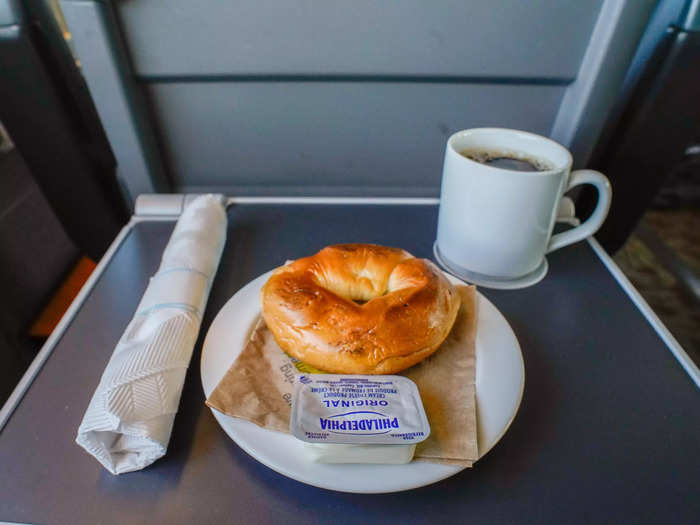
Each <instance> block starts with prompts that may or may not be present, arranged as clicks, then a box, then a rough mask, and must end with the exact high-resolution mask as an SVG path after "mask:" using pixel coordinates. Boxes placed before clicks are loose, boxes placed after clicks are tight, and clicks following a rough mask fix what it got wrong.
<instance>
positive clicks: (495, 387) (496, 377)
mask: <svg viewBox="0 0 700 525" xmlns="http://www.w3.org/2000/svg"><path fill="white" fill-rule="evenodd" d="M271 273H272V272H268V273H266V274H264V275H261V276H260V277H258V278H257V279H255V280H253V281H251V282H250V283H248V284H247V285H246V286H244V287H243V288H241V289H240V290H239V291H238V292H237V293H236V294H235V295H234V296H233V297H231V299H229V301H228V302H227V303H226V304H225V305H224V307H223V308H222V309H221V311H220V312H219V313H218V315H217V316H216V318H215V319H214V322H213V323H212V324H211V327H210V328H209V332H208V333H207V337H206V339H205V341H204V347H203V349H202V360H201V364H200V367H201V373H202V386H203V387H204V393H205V395H206V396H207V397H209V394H211V392H212V390H214V388H215V387H216V385H217V384H218V383H219V381H220V380H221V378H222V377H223V376H224V374H225V373H226V371H227V370H228V369H229V367H230V366H231V364H232V363H233V361H234V360H235V359H236V357H237V356H238V354H239V353H240V351H241V350H242V349H243V347H244V346H245V343H246V341H247V340H248V337H249V335H250V331H251V329H252V327H253V323H254V322H255V320H256V319H257V317H258V316H259V315H260V289H261V288H262V286H263V284H264V283H265V282H266V281H267V279H268V278H269V277H270V274H271ZM446 275H447V274H446ZM447 277H448V278H449V279H450V280H451V281H452V282H453V283H455V284H463V283H462V282H461V281H459V280H458V279H456V278H455V277H452V276H451V275H447ZM477 301H478V304H477V309H478V312H479V320H478V330H477V337H476V405H477V423H478V445H479V457H483V456H484V454H486V453H487V452H488V451H489V450H490V449H491V447H493V446H494V445H495V444H496V443H497V442H498V440H499V439H501V437H502V436H503V434H504V433H505V432H506V430H507V429H508V427H509V426H510V423H511V422H512V421H513V418H514V417H515V414H516V412H517V411H518V407H519V406H520V400H521V399H522V395H523V387H524V385H525V369H524V366H523V357H522V354H521V353H520V346H519V345H518V340H517V339H516V338H515V334H513V331H512V330H511V328H510V326H509V325H508V322H507V321H506V320H505V318H504V317H503V315H501V313H500V312H499V311H498V310H497V309H496V307H495V306H493V304H491V303H490V302H489V300H488V299H486V298H485V297H484V296H483V295H481V294H477ZM212 413H213V414H214V417H215V418H216V420H217V421H218V422H219V424H220V425H221V428H223V429H224V431H225V432H226V433H227V434H228V435H229V436H230V437H231V439H233V440H234V441H235V442H236V443H237V444H238V445H239V446H240V447H241V448H242V449H243V450H245V451H246V452H247V453H248V454H250V455H251V456H253V457H254V458H255V459H256V460H258V461H260V462H261V463H262V464H264V465H266V466H268V467H270V468H271V469H273V470H275V471H277V472H279V473H280V474H283V475H284V476H287V477H289V478H292V479H295V480H297V481H301V482H302V483H308V484H309V485H315V486H317V487H321V488H325V489H331V490H339V491H343V492H359V493H382V492H397V491H401V490H408V489H413V488H417V487H422V486H424V485H429V484H430V483H435V482H436V481H440V480H441V479H445V478H447V477H449V476H452V475H454V474H456V473H457V472H460V471H461V470H462V468H461V467H457V466H453V465H437V464H434V463H425V462H417V461H414V462H412V463H408V464H406V465H329V464H320V463H312V462H310V461H308V460H307V459H305V456H304V450H303V448H302V443H301V442H300V441H298V440H297V439H296V438H294V437H292V436H291V435H287V434H282V433H280V432H274V431H270V430H265V429H262V428H260V427H258V426H257V425H255V424H253V423H250V422H248V421H243V420H240V419H235V418H232V417H229V416H225V415H223V414H221V413H220V412H217V411H216V410H212Z"/></svg>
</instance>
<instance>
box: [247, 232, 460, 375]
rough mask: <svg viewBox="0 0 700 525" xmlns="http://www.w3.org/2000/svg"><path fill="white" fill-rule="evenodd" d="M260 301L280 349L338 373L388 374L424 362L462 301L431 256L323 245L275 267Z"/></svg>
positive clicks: (374, 247) (359, 246)
mask: <svg viewBox="0 0 700 525" xmlns="http://www.w3.org/2000/svg"><path fill="white" fill-rule="evenodd" d="M261 299H262V315H263V318H264V319H265V322H266V323H267V326H268V327H269V328H270V331H271V332H272V334H273V335H274V337H275V340H276V341H277V343H278V344H279V345H280V347H281V348H282V349H283V350H284V351H285V352H287V353H289V354H290V355H292V356H294V357H296V358H297V359H300V360H301V361H303V362H304V363H307V364H309V365H312V366H314V367H316V368H320V369H321V370H325V371H327V372H334V373H341V374H393V373H395V372H399V371H401V370H403V369H405V368H408V367H409V366H412V365H414V364H416V363H418V362H419V361H421V360H422V359H425V358H426V357H428V356H429V355H430V354H432V353H433V352H434V351H435V350H437V348H438V346H440V344H441V343H442V342H443V341H444V340H445V337H447V334H448V333H449V331H450V329H451V328H452V324H453V323H454V321H455V317H456V316H457V310H459V304H460V299H459V294H458V293H457V291H456V290H455V289H454V287H453V286H452V284H451V283H450V282H449V281H448V280H447V279H446V278H445V276H444V275H443V274H442V272H441V271H440V270H438V269H437V268H436V267H435V265H434V264H432V263H431V262H430V261H427V260H425V259H416V258H414V257H413V256H412V255H411V254H410V253H407V252H405V251H403V250H400V249H397V248H386V247H384V246H377V245H373V244H338V245H335V246H328V247H327V248H324V249H323V250H321V251H320V252H318V253H317V254H316V255H313V256H311V257H305V258H303V259H299V260H297V261H294V262H292V263H290V264H288V265H286V266H282V267H280V268H277V269H276V270H275V271H274V273H273V274H272V276H271V277H270V279H269V280H268V281H267V283H265V286H263V289H262V292H261ZM356 301H358V302H356ZM359 302H361V303H359Z"/></svg>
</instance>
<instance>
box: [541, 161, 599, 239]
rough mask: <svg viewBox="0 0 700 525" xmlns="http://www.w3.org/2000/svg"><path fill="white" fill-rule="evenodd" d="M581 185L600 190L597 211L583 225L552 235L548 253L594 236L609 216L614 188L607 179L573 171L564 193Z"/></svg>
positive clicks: (593, 172) (589, 173)
mask: <svg viewBox="0 0 700 525" xmlns="http://www.w3.org/2000/svg"><path fill="white" fill-rule="evenodd" d="M580 184H592V185H593V186H595V187H596V189H597V190H598V204H596V207H595V210H593V213H592V214H591V216H590V217H589V218H588V220H586V221H585V222H584V223H583V224H581V225H580V226H576V227H575V228H572V229H570V230H567V231H565V232H562V233H557V234H556V235H552V238H551V239H549V244H548V245H547V253H549V252H553V251H554V250H558V249H559V248H563V247H564V246H568V245H569V244H573V243H575V242H578V241H580V240H583V239H585V238H586V237H589V236H591V235H593V234H594V233H595V232H597V231H598V228H600V227H601V225H602V224H603V221H604V220H605V217H607V215H608V210H610V201H611V200H612V187H611V186H610V181H609V180H608V179H607V177H606V176H605V175H603V174H602V173H600V172H597V171H594V170H576V171H572V172H571V177H570V178H569V185H568V186H567V187H566V190H564V191H565V192H566V191H569V190H570V189H572V188H573V187H574V186H579V185H580Z"/></svg>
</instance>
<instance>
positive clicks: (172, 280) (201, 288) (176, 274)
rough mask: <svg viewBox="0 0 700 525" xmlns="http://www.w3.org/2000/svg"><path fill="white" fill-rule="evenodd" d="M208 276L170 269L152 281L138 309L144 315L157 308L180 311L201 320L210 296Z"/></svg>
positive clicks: (180, 269)
mask: <svg viewBox="0 0 700 525" xmlns="http://www.w3.org/2000/svg"><path fill="white" fill-rule="evenodd" d="M209 284H210V283H209V276H207V275H206V274H204V273H202V272H199V271H197V270H193V269H190V268H169V269H168V270H165V271H162V272H158V273H157V274H155V275H154V276H153V277H151V280H150V282H149V283H148V288H147V289H146V292H145V293H144V294H143V297H142V298H141V302H140V303H139V305H138V308H136V315H143V314H145V313H147V312H149V311H151V310H154V309H156V308H163V307H176V308H177V307H180V308H183V309H185V310H189V311H192V313H194V314H196V315H197V316H199V317H201V316H202V313H203V312H204V308H205V306H206V302H207V296H208V294H209Z"/></svg>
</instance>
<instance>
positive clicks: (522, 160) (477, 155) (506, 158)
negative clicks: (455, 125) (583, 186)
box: [459, 149, 554, 171]
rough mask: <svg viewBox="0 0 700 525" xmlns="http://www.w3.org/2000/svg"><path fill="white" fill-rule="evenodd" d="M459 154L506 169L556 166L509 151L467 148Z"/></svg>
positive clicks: (538, 168) (540, 169)
mask: <svg viewBox="0 0 700 525" xmlns="http://www.w3.org/2000/svg"><path fill="white" fill-rule="evenodd" d="M459 154H460V155H462V156H463V157H466V158H468V159H469V160H473V161H475V162H478V163H479V164H484V165H486V166H492V167H494V168H501V169H504V170H513V171H549V170H551V169H553V168H554V166H552V165H551V164H550V163H549V162H547V161H545V160H542V159H538V158H535V157H532V156H529V155H522V154H518V153H514V152H509V151H492V150H484V149H465V150H462V151H460V152H459Z"/></svg>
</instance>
